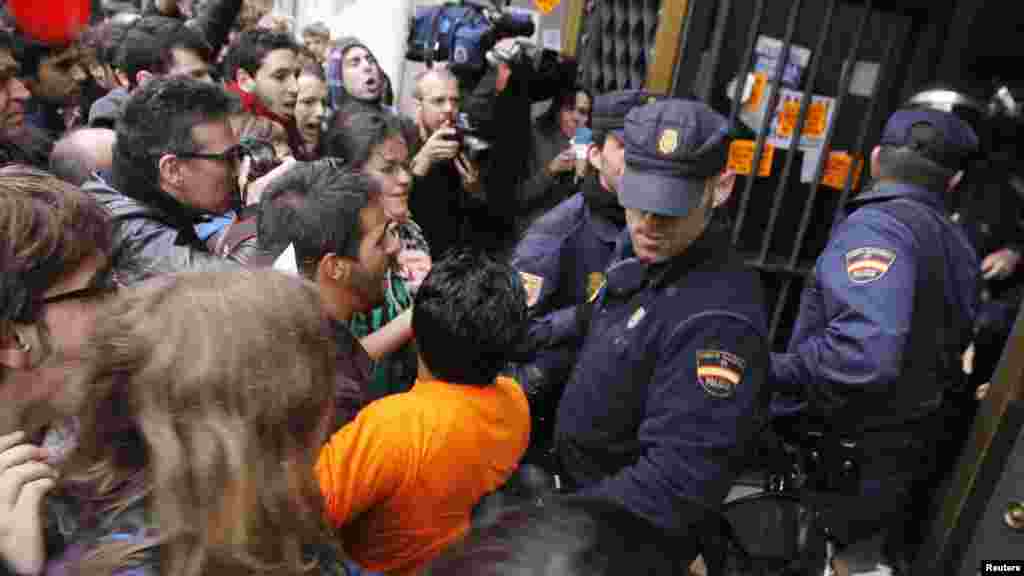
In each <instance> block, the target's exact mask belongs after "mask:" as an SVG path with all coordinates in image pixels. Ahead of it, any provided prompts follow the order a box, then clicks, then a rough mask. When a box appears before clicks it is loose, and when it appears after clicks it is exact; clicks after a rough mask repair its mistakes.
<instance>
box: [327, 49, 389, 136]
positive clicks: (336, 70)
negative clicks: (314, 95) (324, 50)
mask: <svg viewBox="0 0 1024 576" xmlns="http://www.w3.org/2000/svg"><path fill="white" fill-rule="evenodd" d="M356 47H359V48H362V49H364V50H366V52H367V53H368V54H369V55H370V56H371V57H372V58H373V59H374V60H376V59H377V57H376V56H374V54H373V51H371V50H370V48H369V47H368V46H367V45H366V44H365V43H363V41H362V40H360V39H358V38H356V37H355V36H348V37H346V38H342V39H341V40H338V42H337V47H335V48H334V49H333V50H331V52H330V53H329V54H328V55H327V92H328V98H329V100H330V103H331V109H332V110H334V111H335V120H334V125H335V126H340V125H342V124H343V123H344V119H345V118H348V117H349V116H353V115H355V114H359V113H360V112H380V111H382V110H384V109H385V106H384V102H383V100H384V97H383V91H382V95H381V96H378V97H377V98H376V99H375V100H360V99H358V98H356V97H355V96H352V95H351V94H349V92H348V90H346V89H345V81H344V77H343V76H342V67H343V65H344V60H345V52H348V51H349V50H350V49H351V48H356ZM381 82H382V83H383V82H384V71H383V70H381Z"/></svg>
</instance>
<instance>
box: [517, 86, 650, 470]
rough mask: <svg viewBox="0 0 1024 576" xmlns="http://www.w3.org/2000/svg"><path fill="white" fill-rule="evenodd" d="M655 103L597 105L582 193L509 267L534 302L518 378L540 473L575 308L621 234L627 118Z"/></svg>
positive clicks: (637, 94) (536, 232)
mask: <svg viewBox="0 0 1024 576" xmlns="http://www.w3.org/2000/svg"><path fill="white" fill-rule="evenodd" d="M656 100H657V97H656V96H654V95H651V94H649V93H647V92H645V91H642V90H624V91H620V92H611V93H608V94H603V95H600V96H598V97H597V98H595V99H594V106H593V112H592V120H591V122H592V124H593V130H594V141H593V142H592V143H591V144H590V145H589V146H588V148H587V160H588V163H589V168H588V170H587V175H586V177H585V178H584V180H583V183H582V188H581V191H580V192H578V193H576V194H574V195H573V196H571V197H569V198H568V199H566V200H565V201H563V202H562V203H560V204H559V205H558V206H556V207H555V208H553V209H552V210H551V211H550V212H548V213H547V214H545V215H544V216H542V217H541V218H540V219H538V220H537V221H536V222H535V223H534V224H533V225H532V226H530V228H529V229H528V230H527V231H526V234H525V235H524V236H523V239H522V240H521V241H520V242H519V244H518V245H517V246H516V249H515V251H514V253H513V255H512V265H513V266H514V267H515V268H516V269H517V270H519V272H520V274H522V276H523V279H524V282H525V283H526V284H527V285H529V286H532V287H534V290H533V292H532V294H535V295H536V298H535V300H533V301H531V302H530V316H531V323H530V324H531V326H530V341H531V346H530V348H531V350H529V351H528V353H527V358H526V360H527V361H526V362H525V363H524V364H523V365H521V366H520V367H519V369H518V374H517V375H518V377H519V381H520V382H521V383H524V384H525V385H526V386H527V390H529V391H530V392H531V394H530V400H531V402H530V412H531V415H532V416H533V427H532V433H531V434H530V444H531V447H530V451H529V453H528V456H527V460H528V461H531V462H534V463H538V464H540V465H541V466H543V467H545V468H550V466H549V465H548V463H547V458H546V457H547V455H548V450H549V448H550V443H551V433H552V422H553V421H554V410H555V407H556V406H557V402H558V398H559V397H560V396H561V393H562V386H564V384H565V380H566V379H567V378H568V376H569V371H570V370H571V369H572V365H573V360H574V358H575V353H576V351H577V349H578V347H579V340H578V338H576V337H575V335H576V318H575V306H577V305H579V304H582V303H584V302H586V301H587V300H588V299H589V298H591V297H593V296H594V295H595V294H596V293H597V290H598V289H599V288H600V287H601V286H602V285H603V284H604V271H605V269H606V268H607V267H608V264H609V263H610V261H611V258H612V252H613V250H614V249H615V245H616V241H617V239H618V238H619V236H620V235H621V234H622V231H623V230H624V229H625V227H626V213H625V210H624V209H623V208H622V206H621V205H620V204H619V199H618V186H619V180H620V179H621V178H622V174H623V171H624V170H625V165H626V159H625V148H624V144H623V140H624V136H623V130H624V125H625V121H626V114H628V113H629V111H630V110H632V109H633V108H636V107H638V106H643V105H645V104H649V103H651V102H654V101H656Z"/></svg>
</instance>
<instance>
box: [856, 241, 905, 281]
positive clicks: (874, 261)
mask: <svg viewBox="0 0 1024 576" xmlns="http://www.w3.org/2000/svg"><path fill="white" fill-rule="evenodd" d="M845 260H846V275H847V276H849V277H850V281H851V282H853V283H854V284H867V283H868V282H874V281H875V280H878V279H879V278H881V277H882V276H885V273H886V272H888V271H889V268H890V267H892V264H893V262H895V261H896V252H895V251H893V250H889V249H888V248H876V247H872V246H865V247H863V248H857V249H855V250H850V251H849V252H847V253H846V257H845Z"/></svg>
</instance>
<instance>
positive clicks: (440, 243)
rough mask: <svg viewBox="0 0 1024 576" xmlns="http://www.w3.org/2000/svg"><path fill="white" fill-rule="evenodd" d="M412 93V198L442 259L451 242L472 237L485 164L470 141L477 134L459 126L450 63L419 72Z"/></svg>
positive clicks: (434, 252)
mask: <svg viewBox="0 0 1024 576" xmlns="http://www.w3.org/2000/svg"><path fill="white" fill-rule="evenodd" d="M413 97H414V98H415V100H416V115H415V118H414V121H415V124H416V130H417V135H418V138H417V142H416V145H415V146H414V148H415V149H416V152H415V155H414V156H413V158H412V165H411V168H412V174H413V187H412V189H413V194H412V198H411V200H410V203H409V204H410V208H411V210H412V213H413V216H414V218H415V220H416V221H417V222H418V223H419V224H420V226H421V227H422V228H423V233H424V235H425V236H426V239H427V242H428V243H429V244H430V248H431V253H432V256H433V257H434V258H435V259H438V258H439V257H440V256H441V255H442V254H444V253H445V251H447V250H448V249H449V248H452V247H455V246H462V245H466V244H468V243H471V242H472V238H471V236H472V234H473V232H472V231H473V229H474V228H475V227H476V226H475V225H479V218H480V214H481V212H482V210H483V209H484V203H485V202H484V198H483V189H482V186H481V182H480V168H479V166H478V165H477V163H476V162H475V161H474V160H473V159H471V156H472V154H471V153H470V151H469V149H468V148H469V146H467V144H466V142H465V139H466V138H471V137H472V136H469V135H467V134H466V133H465V131H464V130H463V129H462V128H460V127H457V120H458V117H459V112H460V107H461V97H460V92H459V80H458V78H456V77H455V75H454V74H452V73H451V72H450V71H449V70H447V69H446V68H443V67H439V66H435V67H433V68H430V69H428V70H427V71H425V72H423V73H421V74H420V75H419V76H417V77H416V87H415V91H414V92H413Z"/></svg>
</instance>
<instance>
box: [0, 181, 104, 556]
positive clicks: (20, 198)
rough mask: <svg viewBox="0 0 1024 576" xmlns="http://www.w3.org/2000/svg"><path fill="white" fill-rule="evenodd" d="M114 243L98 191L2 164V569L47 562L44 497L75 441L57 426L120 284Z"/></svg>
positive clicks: (69, 409) (53, 541)
mask: <svg viewBox="0 0 1024 576" xmlns="http://www.w3.org/2000/svg"><path fill="white" fill-rule="evenodd" d="M111 248H112V244H111V224H110V221H109V218H108V215H107V213H106V212H105V211H104V210H103V209H102V208H101V207H100V206H99V204H98V203H97V202H96V200H95V199H94V198H92V197H91V196H90V195H88V194H86V193H83V192H82V191H81V190H79V189H78V188H76V187H75V186H72V185H71V184H69V183H66V182H64V181H62V180H60V179H58V178H56V177H55V176H52V175H49V174H46V173H44V172H40V171H37V170H34V169H31V168H27V167H24V166H17V165H15V166H7V167H4V168H2V169H0V574H6V573H7V572H6V570H10V572H12V573H15V574H36V573H38V572H39V571H40V568H41V567H42V563H43V560H44V559H45V556H44V546H43V539H44V538H43V525H44V524H52V525H56V524H55V523H53V522H50V521H49V520H48V521H44V516H43V515H42V514H41V513H40V511H41V509H40V502H41V500H42V499H43V497H44V496H45V495H46V494H47V492H49V491H50V490H51V489H52V488H53V486H54V484H55V482H54V481H55V478H56V470H55V468H54V467H53V466H52V464H53V463H54V462H56V461H59V460H60V459H61V458H62V456H63V454H65V453H66V450H67V449H68V448H69V447H70V445H71V444H72V443H71V442H67V441H65V440H64V439H68V438H73V435H69V434H61V433H59V431H60V430H67V428H64V427H62V426H60V425H55V423H58V422H63V421H64V418H63V417H64V416H65V415H67V414H70V413H72V409H73V408H74V406H73V405H72V399H73V398H75V397H77V395H76V394H73V393H72V387H71V386H69V384H68V382H70V381H73V380H74V379H73V378H72V377H71V376H72V375H73V374H74V373H75V367H76V364H77V362H76V360H77V359H78V358H79V357H80V355H81V353H82V351H83V350H84V348H85V346H86V344H87V343H86V337H85V334H87V333H88V332H89V329H90V326H91V324H92V322H93V321H94V319H95V317H96V314H97V311H98V310H99V304H100V302H101V300H102V297H103V296H104V295H105V294H107V293H108V292H109V291H110V289H111V288H112V286H113V282H112V279H111V277H110V261H111ZM46 509H47V512H48V513H54V512H55V508H54V507H52V506H51V507H47V508H46ZM50 536H53V535H52V534H51V535H50ZM47 540H48V544H49V545H55V544H57V540H56V539H52V538H47Z"/></svg>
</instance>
